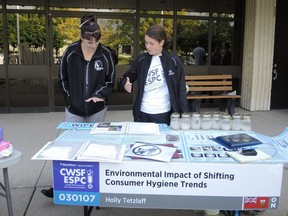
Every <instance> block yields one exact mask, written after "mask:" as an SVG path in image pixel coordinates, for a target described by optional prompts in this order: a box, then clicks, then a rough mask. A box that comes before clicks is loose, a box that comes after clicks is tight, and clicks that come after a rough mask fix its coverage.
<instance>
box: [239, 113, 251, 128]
mask: <svg viewBox="0 0 288 216" xmlns="http://www.w3.org/2000/svg"><path fill="white" fill-rule="evenodd" d="M251 129H252V119H251V115H250V114H243V116H242V120H241V130H243V131H250V130H251Z"/></svg>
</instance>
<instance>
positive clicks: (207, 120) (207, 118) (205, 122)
mask: <svg viewBox="0 0 288 216" xmlns="http://www.w3.org/2000/svg"><path fill="white" fill-rule="evenodd" d="M211 124H212V122H211V113H203V115H202V119H201V128H202V129H204V130H209V129H211Z"/></svg>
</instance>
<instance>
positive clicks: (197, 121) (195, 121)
mask: <svg viewBox="0 0 288 216" xmlns="http://www.w3.org/2000/svg"><path fill="white" fill-rule="evenodd" d="M191 128H192V129H194V130H198V129H200V128H201V116H200V113H196V112H195V113H192V117H191Z"/></svg>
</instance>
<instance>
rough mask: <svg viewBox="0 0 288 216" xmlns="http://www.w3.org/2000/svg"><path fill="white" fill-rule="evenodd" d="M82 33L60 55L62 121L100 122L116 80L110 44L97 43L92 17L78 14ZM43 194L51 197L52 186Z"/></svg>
mask: <svg viewBox="0 0 288 216" xmlns="http://www.w3.org/2000/svg"><path fill="white" fill-rule="evenodd" d="M79 27H80V29H81V37H80V40H79V41H76V42H74V43H72V44H70V45H69V46H68V47H67V49H66V50H65V52H64V54H63V57H62V58H61V63H60V68H59V82H58V83H59V86H60V89H61V91H62V93H63V95H64V98H65V100H66V104H67V105H66V107H65V118H64V122H103V121H104V119H105V116H106V111H107V98H108V96H109V95H110V94H111V93H112V90H113V88H114V84H115V73H116V72H115V63H114V58H113V55H112V54H111V51H110V49H109V48H107V47H105V46H104V45H102V44H101V43H100V38H101V31H100V27H99V25H98V24H97V23H96V22H95V18H94V17H93V16H90V15H85V16H83V17H82V18H81V25H80V26H79ZM41 193H42V194H44V195H45V196H47V197H49V198H53V197H54V190H53V188H52V187H51V188H50V189H43V190H42V191H41Z"/></svg>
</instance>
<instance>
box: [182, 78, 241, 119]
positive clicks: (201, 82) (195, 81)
mask: <svg viewBox="0 0 288 216" xmlns="http://www.w3.org/2000/svg"><path fill="white" fill-rule="evenodd" d="M185 81H186V85H187V86H188V87H189V89H188V92H187V99H188V100H192V103H191V107H192V111H193V112H200V105H201V99H222V107H221V108H220V110H221V111H225V110H226V107H227V108H228V113H229V114H230V115H231V116H232V115H233V114H234V112H235V101H236V99H237V98H241V96H240V95H236V94H235V93H234V94H233V93H232V91H233V90H234V89H233V85H232V75H231V74H223V75H187V76H185ZM203 92H204V93H205V94H203ZM228 93H229V94H228Z"/></svg>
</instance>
